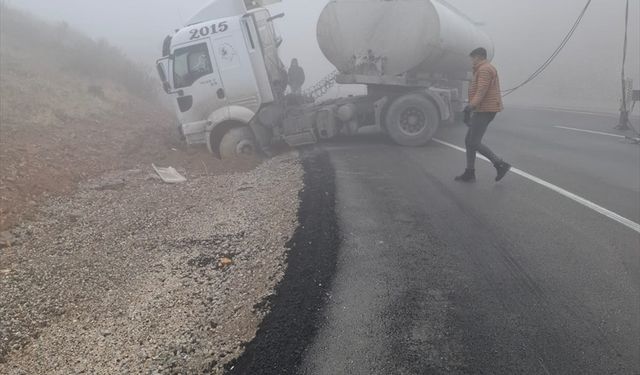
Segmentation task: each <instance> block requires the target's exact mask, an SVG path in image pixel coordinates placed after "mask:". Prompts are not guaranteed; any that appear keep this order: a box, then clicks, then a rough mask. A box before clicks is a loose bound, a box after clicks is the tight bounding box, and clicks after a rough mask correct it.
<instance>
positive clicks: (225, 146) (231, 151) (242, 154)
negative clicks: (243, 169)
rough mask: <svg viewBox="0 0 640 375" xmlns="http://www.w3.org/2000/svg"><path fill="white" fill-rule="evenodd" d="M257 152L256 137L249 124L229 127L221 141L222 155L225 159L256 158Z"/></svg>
mask: <svg viewBox="0 0 640 375" xmlns="http://www.w3.org/2000/svg"><path fill="white" fill-rule="evenodd" d="M257 154H258V151H257V144H256V138H255V136H254V135H253V132H252V131H251V128H249V127H248V126H239V127H235V128H231V129H229V131H227V133H226V134H225V135H224V136H223V137H222V140H221V141H220V157H221V158H222V159H223V160H227V159H237V158H254V157H256V156H257Z"/></svg>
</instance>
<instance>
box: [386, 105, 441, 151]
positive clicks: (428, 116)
mask: <svg viewBox="0 0 640 375" xmlns="http://www.w3.org/2000/svg"><path fill="white" fill-rule="evenodd" d="M439 126H440V114H439V112H438V108H437V107H436V106H435V104H433V103H432V102H431V101H430V100H429V99H427V98H425V97H424V96H422V95H419V94H409V95H404V96H401V97H399V98H397V99H395V100H394V101H393V103H391V105H390V106H389V109H388V110H387V113H386V116H385V130H386V132H387V134H389V136H390V137H391V139H393V141H394V142H396V143H397V144H399V145H401V146H410V147H419V146H424V145H426V144H427V143H428V142H429V141H430V140H431V138H433V136H434V135H435V133H436V131H437V130H438V127H439Z"/></svg>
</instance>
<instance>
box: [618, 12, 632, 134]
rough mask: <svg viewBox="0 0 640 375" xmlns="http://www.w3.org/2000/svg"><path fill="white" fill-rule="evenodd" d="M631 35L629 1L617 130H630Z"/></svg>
mask: <svg viewBox="0 0 640 375" xmlns="http://www.w3.org/2000/svg"><path fill="white" fill-rule="evenodd" d="M628 35H629V0H627V8H626V12H625V18H624V45H623V52H622V105H621V106H620V121H619V122H618V126H616V129H618V130H629V129H630V128H629V105H628V100H627V99H628V94H627V93H628V91H629V88H628V87H627V77H625V75H626V74H625V65H626V63H627V45H628Z"/></svg>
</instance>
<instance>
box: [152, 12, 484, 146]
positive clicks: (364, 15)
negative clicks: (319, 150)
mask: <svg viewBox="0 0 640 375" xmlns="http://www.w3.org/2000/svg"><path fill="white" fill-rule="evenodd" d="M265 1H266V2H269V0H265ZM271 2H273V0H272V1H271ZM263 5H265V4H264V2H263V1H257V0H244V1H243V0H216V1H213V2H212V3H211V4H210V5H208V6H207V7H205V8H204V9H202V10H201V11H200V12H199V13H198V14H196V15H195V16H194V17H193V18H192V19H191V20H190V21H189V22H188V24H187V26H185V27H183V28H181V29H179V30H176V32H175V33H174V34H173V35H170V36H168V37H167V38H166V39H165V41H164V44H163V57H162V58H161V59H160V60H158V63H157V69H158V74H159V76H160V78H161V80H162V82H163V87H164V89H165V91H166V93H167V94H168V95H170V96H171V97H172V102H173V103H175V108H176V113H177V116H178V119H179V122H180V126H179V128H180V131H181V133H182V135H183V136H184V138H185V139H186V142H187V143H189V144H206V145H207V146H208V148H209V150H210V151H211V152H212V153H214V154H215V155H217V156H219V157H222V158H233V157H236V156H241V155H247V154H250V155H251V154H255V153H259V152H260V151H267V150H269V146H270V145H272V144H274V143H279V142H280V143H281V142H286V143H287V144H289V145H290V146H294V147H297V146H302V145H308V144H313V143H316V142H319V141H321V140H325V139H330V138H333V137H336V136H338V135H353V134H356V133H358V130H359V129H360V128H363V127H366V126H378V127H379V128H380V129H382V130H383V131H384V132H385V133H386V134H388V136H389V137H390V138H391V139H392V140H393V141H395V142H396V143H398V144H400V145H403V146H423V145H425V144H426V143H428V142H429V140H431V138H432V137H433V135H434V133H435V132H436V130H437V129H438V127H439V126H440V125H441V124H446V123H450V122H453V120H454V119H455V118H456V113H459V112H461V111H462V109H463V107H464V101H465V99H464V97H465V93H464V92H463V91H464V85H465V81H468V79H469V74H470V71H471V63H470V60H469V58H468V55H469V52H470V51H471V50H473V49H475V48H477V47H484V48H486V49H487V50H488V51H489V54H490V55H491V56H490V58H491V57H492V55H493V43H492V41H491V39H490V38H489V36H488V35H487V34H485V33H484V32H483V31H482V30H480V29H479V28H478V26H477V24H475V23H474V22H473V21H472V20H470V19H469V18H468V17H466V16H465V15H463V14H462V13H461V12H460V11H458V10H457V9H455V8H454V7H452V6H451V5H449V4H448V3H446V2H445V1H443V0H385V1H381V0H358V1H355V0H331V1H329V2H328V4H327V5H326V7H325V8H324V10H323V11H322V13H321V14H320V17H319V19H318V22H317V41H318V45H319V47H320V49H321V50H322V52H323V54H324V55H325V57H326V58H327V60H328V61H329V62H330V63H331V64H332V65H333V66H334V67H335V72H334V73H333V74H331V75H330V76H328V77H327V78H326V79H325V80H323V81H322V82H320V83H319V84H318V85H316V86H315V87H312V88H311V89H310V90H308V91H307V92H305V93H304V94H305V95H302V96H300V95H292V94H287V91H286V89H287V74H286V70H285V66H284V64H283V63H282V61H281V59H280V57H279V53H278V50H279V47H280V45H281V44H282V42H283V40H282V38H281V37H280V36H279V35H278V34H277V33H276V31H275V28H274V24H273V23H274V22H275V20H277V19H279V18H282V16H284V15H283V14H278V15H272V14H270V12H269V10H268V9H266V8H265V7H263ZM301 53H303V51H301ZM335 83H337V84H342V85H361V86H362V87H365V88H366V94H365V95H360V96H349V97H343V98H333V99H330V100H324V101H320V100H316V99H318V97H319V96H320V95H319V94H320V93H324V92H325V91H326V89H327V88H328V86H330V85H332V84H335Z"/></svg>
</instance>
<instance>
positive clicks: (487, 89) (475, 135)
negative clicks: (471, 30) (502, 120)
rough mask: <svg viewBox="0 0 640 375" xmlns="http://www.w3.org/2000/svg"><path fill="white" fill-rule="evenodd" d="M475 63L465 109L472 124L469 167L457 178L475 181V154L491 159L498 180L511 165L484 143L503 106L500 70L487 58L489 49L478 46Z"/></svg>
mask: <svg viewBox="0 0 640 375" xmlns="http://www.w3.org/2000/svg"><path fill="white" fill-rule="evenodd" d="M469 57H471V60H472V62H473V80H472V81H471V85H470V86H469V104H468V105H467V107H466V108H465V123H466V124H467V126H468V127H469V130H468V131H467V136H466V138H465V145H466V147H467V169H466V170H465V172H464V173H463V174H462V175H460V176H458V177H456V178H455V179H456V181H460V182H475V180H476V169H475V163H476V154H477V153H478V152H479V153H480V154H482V155H483V156H485V157H486V158H487V159H489V160H490V161H491V162H492V163H493V165H494V167H495V168H496V171H497V173H498V174H497V176H496V182H497V181H500V180H502V179H503V178H504V176H505V175H506V174H507V173H508V172H509V170H511V165H510V164H509V163H506V162H504V161H503V160H502V159H500V158H499V157H498V156H496V154H494V153H493V151H491V149H490V148H489V147H487V146H485V145H484V144H483V143H482V138H483V137H484V135H485V133H486V131H487V128H488V127H489V124H490V123H491V122H492V121H493V120H494V119H495V118H496V115H497V114H498V113H499V112H502V110H503V109H504V107H503V104H502V93H501V91H500V78H499V77H498V71H497V70H496V68H495V67H494V66H493V65H491V63H490V62H489V60H487V50H486V49H484V48H476V49H475V50H473V51H472V52H471V54H470V55H469Z"/></svg>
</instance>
